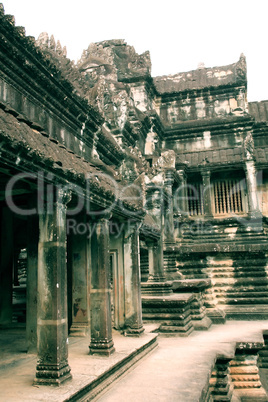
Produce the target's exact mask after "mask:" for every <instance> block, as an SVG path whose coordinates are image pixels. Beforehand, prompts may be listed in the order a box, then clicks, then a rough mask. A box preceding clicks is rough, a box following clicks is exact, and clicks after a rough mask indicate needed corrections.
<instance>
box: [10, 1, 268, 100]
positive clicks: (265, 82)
mask: <svg viewBox="0 0 268 402" xmlns="http://www.w3.org/2000/svg"><path fill="white" fill-rule="evenodd" d="M2 1H3V4H4V8H5V11H6V14H13V15H14V16H15V18H16V25H21V26H24V27H25V28H26V34H27V35H32V36H35V37H36V38H37V37H38V36H39V34H40V33H41V32H44V31H45V32H48V34H49V35H51V34H53V35H54V37H55V39H56V40H60V42H61V44H62V46H66V47H67V56H68V57H69V58H70V59H72V60H77V59H79V58H80V56H81V54H82V51H83V49H86V48H87V47H88V45H89V44H90V43H91V42H99V41H102V40H105V39H125V40H126V41H127V43H128V44H129V45H132V46H134V48H135V49H136V51H137V52H138V53H142V52H144V51H146V50H149V51H150V54H151V61H152V75H153V76H157V75H166V74H175V73H177V72H182V71H189V70H194V69H196V68H197V66H198V64H199V63H200V62H203V63H205V66H206V67H213V66H220V65H226V64H230V63H234V62H236V61H237V60H238V59H239V56H240V53H244V54H245V56H246V59H247V67H248V100H249V101H254V100H266V99H268V51H267V49H268V0H254V1H253V0H222V1H218V0H162V1H160V0H135V1H127V0H76V1H69V0H65V1H64V0H2Z"/></svg>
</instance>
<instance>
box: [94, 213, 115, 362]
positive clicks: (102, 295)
mask: <svg viewBox="0 0 268 402" xmlns="http://www.w3.org/2000/svg"><path fill="white" fill-rule="evenodd" d="M95 218H96V219H95V220H94V221H93V222H92V227H91V270H92V273H91V289H90V303H91V322H90V328H91V341H90V345H89V350H90V354H98V355H105V356H109V355H111V354H112V353H113V352H114V351H115V349H114V343H113V339H112V314H111V289H110V282H109V280H110V274H109V272H110V260H109V216H107V215H101V216H99V217H95Z"/></svg>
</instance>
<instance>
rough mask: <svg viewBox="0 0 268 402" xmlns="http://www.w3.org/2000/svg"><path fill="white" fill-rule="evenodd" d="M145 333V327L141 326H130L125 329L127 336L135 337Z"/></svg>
mask: <svg viewBox="0 0 268 402" xmlns="http://www.w3.org/2000/svg"><path fill="white" fill-rule="evenodd" d="M143 333H144V328H143V327H140V328H130V327H128V328H127V329H126V330H125V331H124V335H125V336H133V337H139V336H141V335H142V334H143Z"/></svg>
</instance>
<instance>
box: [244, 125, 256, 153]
mask: <svg viewBox="0 0 268 402" xmlns="http://www.w3.org/2000/svg"><path fill="white" fill-rule="evenodd" d="M244 154H245V158H246V159H247V160H252V159H253V157H254V141H253V137H252V133H251V132H250V131H249V132H248V133H247V136H246V138H245V140H244Z"/></svg>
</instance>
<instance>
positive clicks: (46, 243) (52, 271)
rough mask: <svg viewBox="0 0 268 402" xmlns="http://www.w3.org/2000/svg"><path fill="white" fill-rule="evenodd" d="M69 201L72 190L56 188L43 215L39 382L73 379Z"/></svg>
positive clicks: (39, 280)
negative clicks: (54, 195)
mask: <svg viewBox="0 0 268 402" xmlns="http://www.w3.org/2000/svg"><path fill="white" fill-rule="evenodd" d="M69 201H70V193H67V192H64V191H63V190H62V189H56V201H55V202H54V203H50V204H49V205H47V206H48V208H47V210H44V211H43V212H42V214H40V215H39V230H40V237H39V245H38V310H37V350H38V364H37V368H36V369H37V370H36V379H35V383H37V384H48V385H59V384H61V383H62V382H63V381H66V380H67V379H70V378H71V374H70V367H69V365H68V319H67V269H66V208H67V207H66V204H67V202H69Z"/></svg>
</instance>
